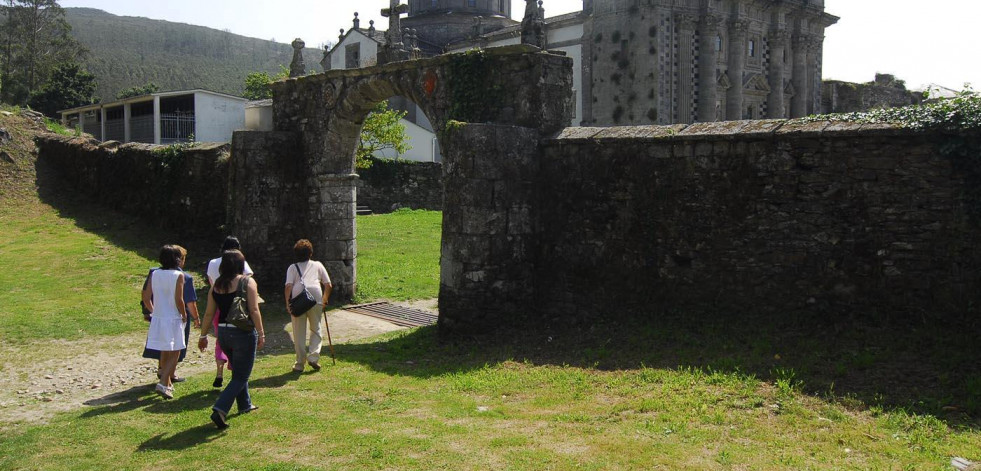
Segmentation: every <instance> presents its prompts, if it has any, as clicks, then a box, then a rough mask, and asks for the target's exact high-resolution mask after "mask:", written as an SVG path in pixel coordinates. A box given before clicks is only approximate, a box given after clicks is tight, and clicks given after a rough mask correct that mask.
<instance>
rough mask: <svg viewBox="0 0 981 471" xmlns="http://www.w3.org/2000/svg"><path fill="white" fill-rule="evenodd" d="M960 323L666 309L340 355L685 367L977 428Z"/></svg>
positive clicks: (361, 359) (974, 378) (392, 367)
mask: <svg viewBox="0 0 981 471" xmlns="http://www.w3.org/2000/svg"><path fill="white" fill-rule="evenodd" d="M968 328H970V326H960V325H937V324H933V325H926V324H921V325H914V326H910V325H883V324H876V323H874V322H866V323H864V324H861V323H852V324H849V325H847V326H842V325H836V324H833V323H828V324H827V325H824V324H823V323H821V322H813V321H809V322H801V321H799V320H796V319H786V318H770V317H763V316H747V315H737V314H735V313H729V315H728V316H727V317H721V316H716V317H714V318H713V317H705V316H701V315H700V316H680V315H677V316H663V317H661V318H659V319H657V320H651V321H643V322H641V321H628V322H614V321H606V322H600V323H593V324H588V325H584V324H578V325H577V324H570V325H566V326H562V327H560V328H548V327H544V328H535V329H521V330H515V331H512V332H508V333H503V332H501V333H497V334H494V335H493V336H484V337H477V338H465V339H458V340H453V341H448V342H441V341H439V339H438V336H437V329H436V327H424V328H419V329H415V330H411V331H407V332H400V333H397V334H393V335H392V336H391V337H386V338H384V339H382V340H377V341H373V342H369V343H360V344H357V343H356V344H344V345H337V346H335V348H336V349H337V356H338V358H340V359H342V360H344V361H352V362H357V363H361V364H365V365H367V366H369V367H371V368H372V369H374V370H376V371H379V372H383V373H386V374H398V375H412V376H417V377H432V376H439V375H444V374H447V373H459V372H466V371H470V370H476V369H480V368H484V367H486V366H487V365H488V364H491V365H493V364H496V363H501V362H505V361H519V362H529V363H532V364H535V365H569V366H574V367H583V368H594V369H599V370H606V371H615V370H636V369H641V368H663V369H686V368H695V369H699V370H702V371H706V372H707V371H713V372H722V373H740V374H744V375H752V376H754V377H756V378H757V379H759V380H762V381H767V382H775V381H776V380H785V381H786V380H790V381H793V382H794V383H796V384H799V385H800V386H801V388H802V390H803V391H804V392H806V393H808V394H810V395H813V396H815V397H819V398H822V399H824V400H828V401H833V402H838V403H841V404H843V405H845V406H846V407H849V408H853V409H865V408H869V407H877V408H878V407H881V408H882V409H883V410H887V411H889V410H899V409H902V410H905V411H908V412H910V413H915V414H927V415H932V416H935V417H937V418H938V419H940V420H943V421H945V422H946V423H948V424H949V425H951V426H953V427H966V428H970V429H974V430H978V429H981V349H979V348H977V347H976V344H975V342H976V338H977V336H976V333H975V334H974V335H972V334H970V332H971V330H965V329H968Z"/></svg>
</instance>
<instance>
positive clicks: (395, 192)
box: [358, 160, 443, 213]
mask: <svg viewBox="0 0 981 471" xmlns="http://www.w3.org/2000/svg"><path fill="white" fill-rule="evenodd" d="M358 176H359V177H361V178H360V179H359V180H358V206H367V207H368V208H370V209H371V210H372V212H375V213H388V212H392V211H394V210H396V209H399V208H411V209H428V210H433V211H440V210H442V209H443V165H442V164H441V163H435V162H412V161H394V160H374V161H373V163H372V165H371V167H369V168H366V169H359V170H358Z"/></svg>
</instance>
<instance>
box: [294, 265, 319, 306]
mask: <svg viewBox="0 0 981 471" xmlns="http://www.w3.org/2000/svg"><path fill="white" fill-rule="evenodd" d="M293 266H294V267H296V273H297V274H298V275H299V276H300V286H301V287H302V288H303V289H302V290H300V294H298V295H296V296H293V298H292V299H290V313H291V314H293V315H294V316H296V317H299V316H302V315H303V314H306V312H307V311H309V310H310V309H312V308H313V307H314V306H316V305H317V300H316V299H315V298H314V297H313V295H312V294H310V290H308V289H307V284H306V283H304V282H303V274H302V273H300V264H298V263H294V264H293ZM309 268H310V267H309V266H308V267H307V269H309Z"/></svg>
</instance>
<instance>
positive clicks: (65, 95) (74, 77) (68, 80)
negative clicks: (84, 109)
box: [30, 63, 96, 117]
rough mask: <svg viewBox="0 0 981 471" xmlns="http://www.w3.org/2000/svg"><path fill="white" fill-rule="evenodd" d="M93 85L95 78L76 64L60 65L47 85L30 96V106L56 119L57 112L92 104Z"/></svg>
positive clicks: (93, 98)
mask: <svg viewBox="0 0 981 471" xmlns="http://www.w3.org/2000/svg"><path fill="white" fill-rule="evenodd" d="M95 85H96V84H95V76H94V75H92V74H90V73H88V72H86V71H85V70H83V69H82V67H81V66H79V65H78V64H75V63H65V64H61V65H59V66H58V67H56V68H55V70H54V72H52V74H51V78H50V79H48V81H47V83H45V84H44V86H43V87H42V88H41V89H40V90H38V91H36V92H34V93H33V94H32V95H31V99H30V105H31V107H32V108H34V109H36V110H38V111H40V112H42V113H44V114H46V115H48V116H51V117H57V114H58V111H59V110H64V109H68V108H74V107H76V106H82V105H88V104H90V103H94V102H95V101H96V100H95V97H94V95H95Z"/></svg>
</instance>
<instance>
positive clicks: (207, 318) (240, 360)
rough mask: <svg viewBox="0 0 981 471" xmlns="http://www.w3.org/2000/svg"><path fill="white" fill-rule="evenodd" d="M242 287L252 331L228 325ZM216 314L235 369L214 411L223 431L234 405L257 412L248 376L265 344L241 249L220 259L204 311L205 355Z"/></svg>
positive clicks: (224, 346)
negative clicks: (212, 321)
mask: <svg viewBox="0 0 981 471" xmlns="http://www.w3.org/2000/svg"><path fill="white" fill-rule="evenodd" d="M240 287H244V291H245V300H246V305H247V306H248V312H249V317H250V318H251V319H252V322H253V324H255V327H254V328H253V329H251V330H242V329H240V328H238V327H236V326H235V325H234V324H231V323H229V322H228V314H229V313H230V312H231V307H232V302H233V301H234V299H235V297H236V296H237V293H238V291H239V289H240ZM215 311H218V328H217V332H215V335H216V336H217V337H218V344H219V345H221V349H222V351H224V352H225V355H227V356H228V359H229V361H230V363H231V364H232V365H234V366H235V369H233V370H232V380H231V381H229V382H228V386H226V387H225V389H224V390H223V391H222V392H221V394H220V395H219V396H218V400H217V401H215V405H214V406H212V408H211V409H212V412H211V420H212V421H213V422H214V423H215V425H216V426H218V428H220V429H223V428H226V427H228V423H227V422H226V417H228V413H229V412H230V411H231V409H232V402H235V403H236V405H237V406H238V412H239V413H240V414H244V413H247V412H251V411H253V410H255V409H258V407H256V406H255V405H254V404H252V397H251V396H250V395H249V376H251V375H252V366H253V365H254V364H255V352H256V349H261V348H262V347H263V345H265V343H266V335H265V331H264V329H263V327H262V315H261V314H260V313H259V291H258V289H257V287H256V282H255V280H253V279H252V277H250V276H248V275H246V274H245V256H244V255H242V252H239V251H238V250H226V251H225V253H223V254H222V256H221V264H220V265H219V267H218V279H216V280H215V283H214V285H212V286H211V291H210V292H209V293H208V307H207V308H206V309H205V313H204V322H202V323H201V325H202V328H201V336H200V337H199V339H198V348H199V349H200V350H201V351H202V352H203V351H205V350H206V349H207V348H208V330H209V327H211V319H212V318H214V316H215Z"/></svg>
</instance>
